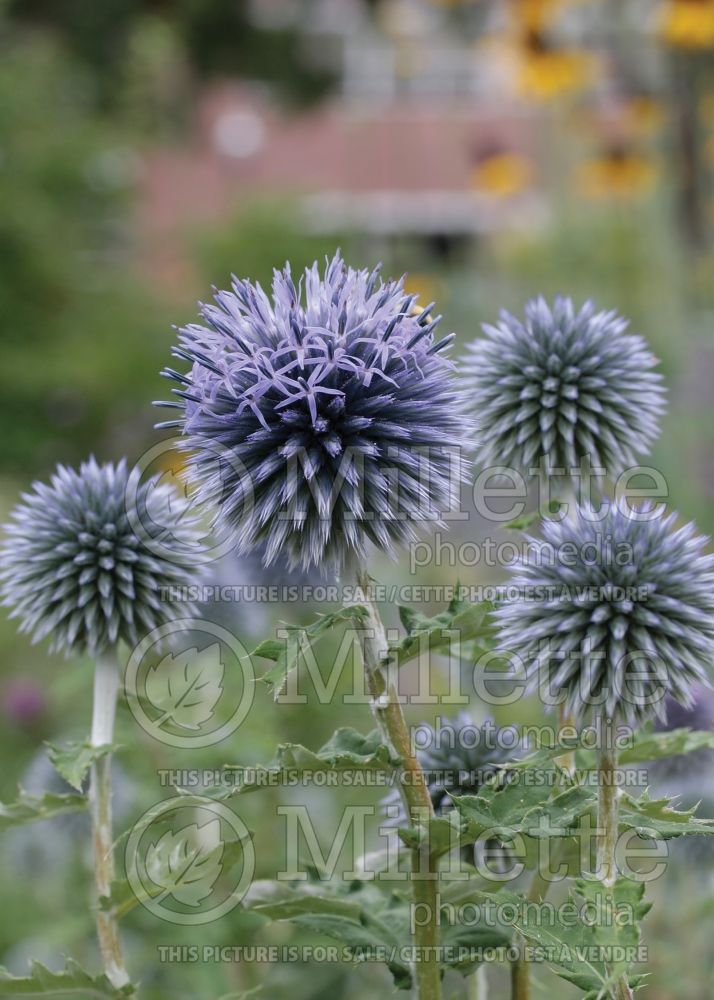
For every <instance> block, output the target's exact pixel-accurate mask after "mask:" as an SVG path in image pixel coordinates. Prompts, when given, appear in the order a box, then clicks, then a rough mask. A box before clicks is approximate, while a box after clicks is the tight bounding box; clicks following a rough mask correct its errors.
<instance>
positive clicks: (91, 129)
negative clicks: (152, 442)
mask: <svg viewBox="0 0 714 1000" xmlns="http://www.w3.org/2000/svg"><path fill="white" fill-rule="evenodd" d="M18 79H22V80H23V85H22V86H21V87H20V86H18V85H17V81H18ZM48 94H52V100H51V101H48V99H47V95H48ZM0 134H2V136H3V140H2V169H0V202H1V203H2V204H3V206H4V207H3V213H2V219H0V257H2V260H3V267H2V269H1V270H0V329H2V331H3V367H2V372H1V373H0V420H2V424H3V427H4V432H3V439H2V448H1V450H2V458H3V464H4V467H5V470H6V472H7V471H10V470H11V469H18V470H21V471H22V474H23V476H27V474H28V471H32V470H34V469H39V468H40V467H45V466H46V465H47V464H49V463H52V464H54V462H56V461H57V460H58V459H62V460H67V461H70V460H75V461H76V460H78V459H80V458H81V459H84V458H86V456H87V453H88V452H89V451H101V450H102V440H103V439H104V438H106V437H107V436H108V433H109V431H110V430H111V431H112V432H113V433H116V430H117V426H116V425H117V423H121V422H122V421H124V422H125V423H128V422H130V421H131V423H132V424H134V426H136V423H135V422H136V413H137V412H139V413H141V412H142V411H144V412H146V422H145V429H146V430H148V428H149V427H150V425H151V422H152V417H151V414H150V410H149V407H148V404H147V402H146V400H147V399H148V398H150V397H151V395H152V389H151V387H152V386H154V387H155V386H156V381H157V380H156V375H155V374H154V373H155V372H156V371H157V369H158V368H159V367H160V361H161V357H162V351H163V344H162V342H161V337H160V332H161V330H162V328H163V323H162V322H161V321H160V320H159V318H158V311H157V310H156V309H155V306H154V305H153V304H152V302H151V299H150V298H149V296H148V295H147V294H146V292H145V291H143V290H142V288H141V286H140V285H139V284H138V282H137V280H136V279H135V278H134V277H133V275H132V274H131V273H130V270H129V263H128V260H127V258H126V248H125V234H124V232H123V230H122V226H121V225H120V223H119V220H120V219H121V218H122V216H125V215H126V212H127V210H128V207H129V194H130V186H131V184H132V183H133V179H134V178H133V173H134V169H135V162H136V156H135V153H134V152H133V150H132V149H131V147H130V146H129V145H127V140H126V137H125V136H124V135H122V134H121V133H119V132H118V131H117V130H116V129H115V128H114V127H113V126H111V125H109V124H107V123H106V122H103V121H101V120H98V119H96V118H94V117H92V114H91V107H90V105H89V102H88V93H87V80H86V79H85V77H84V76H83V74H82V73H81V72H78V71H77V69H76V67H75V66H73V65H72V64H71V62H69V61H68V60H67V58H66V56H65V55H64V54H63V53H62V52H61V51H60V50H59V49H58V48H57V47H56V46H55V45H53V44H52V43H51V41H50V40H49V39H45V38H42V37H40V36H36V35H28V36H26V37H25V36H19V35H17V36H16V35H13V34H12V33H11V32H10V33H8V34H7V35H6V37H5V38H4V39H3V40H2V41H0ZM157 331H158V333H159V336H157ZM169 332H170V331H168V328H167V330H166V335H167V337H166V339H167V342H168V339H169V337H168V335H169ZM150 334H151V335H150Z"/></svg>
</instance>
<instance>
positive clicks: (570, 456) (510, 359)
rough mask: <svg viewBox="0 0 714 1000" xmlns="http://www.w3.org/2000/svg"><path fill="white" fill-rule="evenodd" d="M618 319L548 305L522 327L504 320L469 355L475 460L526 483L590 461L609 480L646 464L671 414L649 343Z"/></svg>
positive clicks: (505, 316) (590, 309)
mask: <svg viewBox="0 0 714 1000" xmlns="http://www.w3.org/2000/svg"><path fill="white" fill-rule="evenodd" d="M627 325H628V324H627V321H626V320H625V319H623V318H622V317H621V316H618V315H617V314H616V313H614V312H596V310H595V307H594V305H593V304H592V303H591V302H587V303H586V304H585V305H584V306H583V307H582V309H580V310H579V311H576V309H575V307H574V306H573V302H572V300H571V299H569V298H561V297H558V298H556V299H555V302H554V304H553V306H552V307H551V306H549V305H548V304H547V303H546V302H545V300H544V299H543V298H538V299H534V300H532V301H530V302H528V304H527V305H526V307H525V317H524V320H523V321H521V320H519V319H516V317H515V316H511V315H510V314H509V313H507V312H503V313H502V314H501V319H500V322H499V323H498V324H497V325H496V326H489V325H486V326H484V328H483V329H484V332H485V334H486V337H485V338H481V339H479V340H476V341H474V342H473V343H472V344H470V345H469V347H468V349H469V352H470V353H469V355H467V357H466V358H465V359H464V365H465V376H464V383H465V389H466V392H467V395H468V398H469V406H470V407H471V408H472V409H473V412H474V414H475V417H476V422H477V439H478V446H477V459H478V461H479V463H480V464H481V465H482V466H483V467H484V468H486V467H489V466H507V467H509V468H512V469H516V470H518V471H519V472H521V473H522V474H528V471H529V470H530V469H532V468H535V467H536V466H538V467H542V468H543V469H544V471H545V472H546V473H549V474H553V472H552V470H556V469H560V470H562V471H561V472H560V473H559V474H560V475H563V476H567V475H568V474H569V471H568V470H571V469H575V468H576V467H578V466H579V464H580V462H581V460H582V459H584V458H586V457H587V458H589V460H590V464H591V466H592V468H593V470H594V469H596V468H603V469H605V470H606V474H607V475H609V476H610V477H612V478H614V477H617V476H618V475H619V474H620V472H622V471H623V469H625V468H628V467H629V466H631V465H634V464H636V461H637V456H638V455H642V454H647V452H648V451H649V447H650V445H651V444H652V442H653V441H654V440H655V439H656V437H657V434H658V432H659V427H658V422H659V416H660V414H661V413H662V412H663V410H664V389H663V387H662V386H661V385H660V382H661V375H659V374H657V373H656V372H652V371H651V370H650V369H651V368H653V367H654V365H655V364H656V363H657V361H656V359H655V358H654V357H653V355H652V353H651V352H650V350H649V349H648V347H647V345H646V343H645V341H644V340H643V339H642V338H641V337H638V336H635V335H633V334H628V333H627V332H626V330H627Z"/></svg>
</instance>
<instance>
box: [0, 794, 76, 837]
mask: <svg viewBox="0 0 714 1000" xmlns="http://www.w3.org/2000/svg"><path fill="white" fill-rule="evenodd" d="M86 808H87V799H86V796H84V795H72V794H68V795H57V794H55V793H53V792H46V793H45V794H44V795H28V794H27V792H24V791H22V789H21V790H20V794H19V795H18V797H17V798H16V799H15V801H14V802H8V803H5V802H0V831H3V830H7V829H9V828H10V827H11V826H23V825H24V824H25V823H35V822H37V821H38V820H43V819H52V817H54V816H61V815H63V814H64V813H73V812H82V811H83V810H84V809H86Z"/></svg>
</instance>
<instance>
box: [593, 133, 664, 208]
mask: <svg viewBox="0 0 714 1000" xmlns="http://www.w3.org/2000/svg"><path fill="white" fill-rule="evenodd" d="M656 177H657V170H656V167H655V164H654V163H653V162H652V160H651V159H650V158H648V157H647V156H644V155H643V154H642V153H637V152H634V151H630V150H627V149H623V148H622V147H621V146H613V147H612V148H611V149H609V150H607V151H605V152H604V153H603V154H601V155H600V156H596V157H593V158H592V159H590V160H586V161H585V162H584V163H581V164H580V166H579V167H578V169H577V171H576V175H575V186H576V188H577V190H578V192H579V193H580V194H582V195H584V196H585V197H586V198H610V197H615V198H632V197H637V196H639V195H645V194H648V193H649V192H650V191H651V190H652V188H653V187H654V184H655V180H656Z"/></svg>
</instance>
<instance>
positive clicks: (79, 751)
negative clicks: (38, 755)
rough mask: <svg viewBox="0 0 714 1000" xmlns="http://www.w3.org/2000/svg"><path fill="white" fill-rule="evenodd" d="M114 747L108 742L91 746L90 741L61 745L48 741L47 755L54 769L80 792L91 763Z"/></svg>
mask: <svg viewBox="0 0 714 1000" xmlns="http://www.w3.org/2000/svg"><path fill="white" fill-rule="evenodd" d="M116 749H117V747H116V745H114V744H110V743H105V744H103V745H102V746H100V747H93V746H92V745H91V743H87V742H74V743H67V744H66V745H65V746H63V747H58V746H54V744H52V743H48V744H47V756H48V757H49V759H50V761H51V763H52V766H53V767H54V769H55V771H57V773H58V774H59V775H60V776H61V777H62V778H64V780H65V781H66V782H67V784H68V785H71V786H72V788H76V789H77V791H78V792H81V791H82V784H83V782H84V779H85V777H86V776H87V771H89V768H90V767H91V766H92V764H93V763H94V762H95V761H96V760H99V759H100V758H101V757H105V756H106V755H107V754H110V753H114V752H115V750H116Z"/></svg>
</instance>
